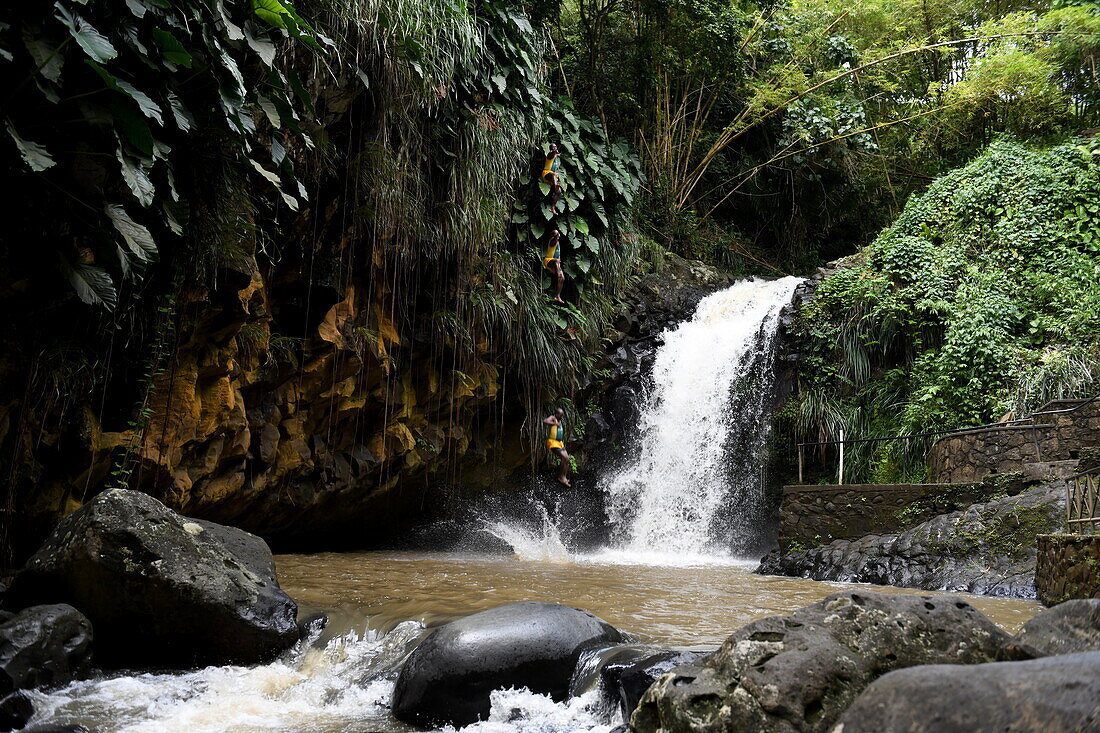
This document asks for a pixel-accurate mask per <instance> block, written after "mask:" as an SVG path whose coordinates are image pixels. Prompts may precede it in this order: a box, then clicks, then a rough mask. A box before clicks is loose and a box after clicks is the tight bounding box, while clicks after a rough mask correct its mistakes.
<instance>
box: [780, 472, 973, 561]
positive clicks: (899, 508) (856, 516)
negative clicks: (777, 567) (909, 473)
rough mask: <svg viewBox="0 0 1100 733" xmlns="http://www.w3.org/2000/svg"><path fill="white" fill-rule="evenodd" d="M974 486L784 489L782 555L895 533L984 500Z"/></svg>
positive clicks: (845, 485)
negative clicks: (791, 551)
mask: <svg viewBox="0 0 1100 733" xmlns="http://www.w3.org/2000/svg"><path fill="white" fill-rule="evenodd" d="M986 493H988V489H983V488H982V487H981V486H978V485H976V484H844V485H841V486H785V487H783V499H782V503H781V506H780V510H779V544H780V547H782V549H783V551H784V552H787V551H788V550H790V549H792V546H793V548H794V549H801V548H807V547H813V546H816V545H820V544H824V543H826V542H830V541H832V540H835V539H850V538H855V537H862V536H864V535H868V534H887V533H893V532H898V531H900V530H902V529H905V528H907V527H911V526H913V525H915V524H920V523H921V522H924V521H926V520H928V519H931V518H932V517H934V516H936V515H938V514H943V513H945V512H950V511H954V510H956V509H959V508H961V507H965V506H969V505H971V504H974V503H976V502H979V501H983V500H985V499H987V498H988V497H987V496H985V494H986Z"/></svg>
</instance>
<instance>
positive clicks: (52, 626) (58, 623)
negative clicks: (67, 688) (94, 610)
mask: <svg viewBox="0 0 1100 733" xmlns="http://www.w3.org/2000/svg"><path fill="white" fill-rule="evenodd" d="M91 658H92V624H91V623H90V622H89V621H88V619H87V618H85V617H84V614H82V613H80V611H77V610H76V609H75V608H73V607H72V606H67V605H65V604H63V603H59V604H55V605H47V606H31V607H30V608H25V609H23V610H22V611H20V612H19V613H17V614H16V615H15V616H14V617H13V618H11V619H10V620H8V621H6V622H5V623H4V624H3V625H0V693H5V692H10V691H12V690H18V689H22V688H29V687H40V686H42V685H58V684H64V683H66V682H69V681H71V680H73V679H74V678H76V677H79V676H81V675H83V674H84V673H85V672H87V670H88V668H89V666H90V665H91Z"/></svg>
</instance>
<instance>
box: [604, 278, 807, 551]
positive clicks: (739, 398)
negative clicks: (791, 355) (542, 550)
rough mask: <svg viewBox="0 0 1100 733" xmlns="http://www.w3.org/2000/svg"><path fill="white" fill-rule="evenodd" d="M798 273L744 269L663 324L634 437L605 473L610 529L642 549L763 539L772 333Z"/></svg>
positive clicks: (724, 546)
mask: <svg viewBox="0 0 1100 733" xmlns="http://www.w3.org/2000/svg"><path fill="white" fill-rule="evenodd" d="M801 282H802V280H800V279H799V278H795V277H786V278H783V279H780V280H766V281H765V280H756V279H749V280H744V281H741V282H738V283H737V284H735V285H733V286H732V287H730V288H728V289H726V290H722V291H719V292H717V293H714V294H712V295H709V296H708V297H706V298H704V299H703V300H702V301H701V302H700V303H699V306H698V308H697V309H696V312H695V315H694V316H693V317H692V318H691V320H689V321H685V322H684V323H681V324H680V325H679V326H678V327H676V328H674V329H672V330H670V331H667V332H666V333H665V334H664V343H663V345H661V346H660V347H659V349H658V351H657V353H656V357H655V361H654V365H653V377H652V385H651V387H650V389H649V390H648V391H647V393H646V394H642V395H639V396H638V397H639V405H638V406H639V408H640V418H639V424H638V426H637V430H636V435H635V436H634V438H635V440H636V443H635V444H634V445H633V446H630V453H629V455H628V458H627V460H626V462H625V464H624V465H622V466H621V467H620V469H619V470H618V471H613V472H611V474H610V475H608V476H607V477H605V479H604V481H603V483H602V487H601V488H602V490H603V491H604V494H605V496H606V500H607V513H608V519H609V521H610V524H611V529H612V533H613V538H614V540H615V541H616V543H617V544H618V545H619V547H620V549H623V550H626V551H628V552H637V553H662V554H666V555H668V554H677V555H723V556H730V555H732V556H745V555H747V554H749V553H752V552H755V551H757V550H759V549H760V544H761V541H762V531H763V525H764V523H765V521H766V520H765V517H764V516H763V514H764V506H763V498H764V497H763V493H764V492H763V488H764V475H763V471H764V466H765V462H766V461H765V456H764V455H763V453H764V447H765V443H766V440H767V437H768V432H769V429H770V424H771V406H772V400H773V390H774V383H775V335H776V332H777V330H778V327H779V315H780V312H781V311H782V309H783V307H784V306H786V305H787V304H789V303H790V302H791V300H792V298H793V297H794V291H795V288H796V287H797V286H798V285H799V283H801Z"/></svg>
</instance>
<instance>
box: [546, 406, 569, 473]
mask: <svg viewBox="0 0 1100 733" xmlns="http://www.w3.org/2000/svg"><path fill="white" fill-rule="evenodd" d="M542 424H543V425H547V426H549V428H550V431H549V434H548V435H547V437H546V449H547V450H549V451H550V452H551V453H553V454H554V455H556V456H557V457H558V458H560V459H561V466H560V467H559V468H558V482H559V483H560V484H562V485H563V486H571V484H570V483H569V479H568V478H567V476H568V475H569V453H567V452H566V450H565V410H563V409H561V408H560V407H559V408H558V409H557V410H555V411H554V414H553V415H551V416H550V417H548V418H546V419H545V420H543V421H542Z"/></svg>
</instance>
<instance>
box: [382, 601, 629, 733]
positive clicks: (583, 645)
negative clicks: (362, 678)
mask: <svg viewBox="0 0 1100 733" xmlns="http://www.w3.org/2000/svg"><path fill="white" fill-rule="evenodd" d="M620 641H622V636H621V634H620V633H619V632H618V630H616V629H615V627H613V626H611V625H610V624H608V623H606V622H604V621H602V620H600V619H598V618H596V617H595V616H593V615H592V614H590V613H588V612H587V611H581V610H578V609H575V608H569V607H567V606H560V605H558V604H556V603H535V602H525V603H509V604H506V605H503V606H498V607H496V608H491V609H489V610H488V611H482V612H481V613H475V614H474V615H472V616H467V617H466V618H462V619H459V620H457V621H452V622H451V623H449V624H447V625H445V626H441V627H440V628H438V629H436V630H435V631H434V632H432V633H431V634H430V635H429V636H428V637H427V638H426V639H425V640H424V641H423V642H422V643H421V644H420V646H418V647H417V648H416V649H415V650H414V651H413V652H412V654H411V655H409V658H408V659H407V660H406V661H405V663H404V665H403V666H402V667H401V672H400V673H399V674H398V677H397V684H396V686H395V688H394V693H393V714H394V716H395V717H396V718H397V719H398V720H403V721H405V722H407V723H415V724H418V725H439V724H444V723H449V724H451V725H456V726H459V725H467V724H470V723H473V722H475V721H477V720H478V719H481V718H485V717H487V716H488V714H489V693H490V692H492V691H493V690H498V689H502V688H509V687H526V688H528V689H529V690H531V691H532V692H537V693H541V694H547V695H550V696H551V697H553V698H554V699H555V700H563V699H565V697H566V695H567V693H568V691H569V680H570V678H571V677H572V675H573V670H574V668H575V667H576V665H577V660H578V659H579V658H580V655H581V653H582V652H584V651H586V650H588V649H592V648H594V647H596V646H599V645H608V646H610V645H612V644H615V643H617V642H620Z"/></svg>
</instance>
